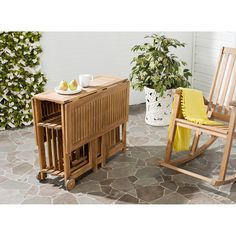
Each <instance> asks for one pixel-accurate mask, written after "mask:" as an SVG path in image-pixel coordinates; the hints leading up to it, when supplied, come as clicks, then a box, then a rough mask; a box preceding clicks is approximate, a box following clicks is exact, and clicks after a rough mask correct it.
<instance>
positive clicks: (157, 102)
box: [144, 87, 174, 126]
mask: <svg viewBox="0 0 236 236" xmlns="http://www.w3.org/2000/svg"><path fill="white" fill-rule="evenodd" d="M144 91H145V94H146V97H145V100H146V116H145V122H146V123H147V124H148V125H153V126H166V125H169V122H170V115H171V106H172V102H173V98H174V96H173V91H172V89H170V90H167V91H166V92H164V94H163V96H162V97H161V95H160V94H159V93H156V91H155V90H154V89H151V88H148V87H144Z"/></svg>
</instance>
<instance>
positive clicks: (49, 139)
mask: <svg viewBox="0 0 236 236" xmlns="http://www.w3.org/2000/svg"><path fill="white" fill-rule="evenodd" d="M46 137H47V148H48V165H49V168H52V167H53V162H52V145H51V140H52V136H51V131H50V130H49V128H46Z"/></svg>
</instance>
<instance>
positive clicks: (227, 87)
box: [219, 55, 235, 106]
mask: <svg viewBox="0 0 236 236" xmlns="http://www.w3.org/2000/svg"><path fill="white" fill-rule="evenodd" d="M234 63H235V55H232V56H231V59H230V62H229V68H228V71H227V74H226V78H225V84H224V85H223V87H222V88H223V92H222V96H221V101H220V102H219V105H220V106H223V105H224V102H225V101H226V103H227V96H226V95H227V91H228V90H229V84H230V79H231V75H232V72H233V68H234Z"/></svg>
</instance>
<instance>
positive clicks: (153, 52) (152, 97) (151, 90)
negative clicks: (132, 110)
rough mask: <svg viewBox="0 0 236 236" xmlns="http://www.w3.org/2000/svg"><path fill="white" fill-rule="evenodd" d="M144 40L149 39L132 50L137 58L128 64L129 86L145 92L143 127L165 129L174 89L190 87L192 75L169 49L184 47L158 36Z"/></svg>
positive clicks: (177, 42) (154, 35)
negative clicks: (161, 127) (144, 123)
mask: <svg viewBox="0 0 236 236" xmlns="http://www.w3.org/2000/svg"><path fill="white" fill-rule="evenodd" d="M145 38H150V39H151V42H150V43H144V44H141V45H135V46H134V47H133V48H132V49H131V50H132V51H133V52H136V53H137V54H138V55H137V56H136V57H134V58H133V60H132V61H131V64H132V65H133V67H132V69H131V74H130V80H131V85H132V87H133V88H134V89H136V90H140V91H142V90H143V89H144V91H145V94H146V116H145V121H146V123H147V124H149V125H154V126H165V125H168V124H169V120H170V114H171V104H172V101H173V89H176V88H178V87H189V86H190V83H189V81H188V78H189V77H190V76H192V74H191V73H190V71H189V69H187V68H185V66H186V62H184V61H181V60H179V59H178V57H177V56H176V55H175V54H173V53H171V52H170V49H171V48H178V47H184V46H185V44H184V43H181V42H179V41H178V40H176V39H172V38H167V37H165V36H164V35H161V36H160V35H157V34H153V35H151V36H146V37H145Z"/></svg>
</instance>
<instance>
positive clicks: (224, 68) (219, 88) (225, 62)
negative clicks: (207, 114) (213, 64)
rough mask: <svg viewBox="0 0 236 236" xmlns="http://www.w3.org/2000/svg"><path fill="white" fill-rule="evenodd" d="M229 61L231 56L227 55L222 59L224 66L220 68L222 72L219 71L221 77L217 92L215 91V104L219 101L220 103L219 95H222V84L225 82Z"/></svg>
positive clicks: (219, 77) (218, 80)
mask: <svg viewBox="0 0 236 236" xmlns="http://www.w3.org/2000/svg"><path fill="white" fill-rule="evenodd" d="M228 59H229V55H228V54H225V55H224V57H223V59H222V64H221V66H220V71H219V75H218V78H217V83H216V90H215V91H214V99H213V103H214V104H217V103H218V101H219V95H220V91H221V86H222V82H223V79H224V75H225V70H226V67H227V63H228Z"/></svg>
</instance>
